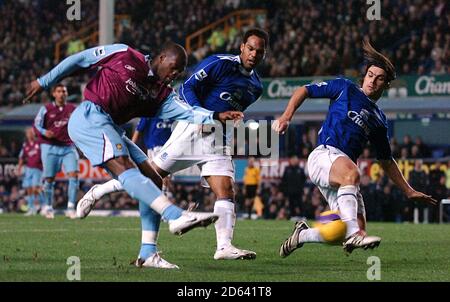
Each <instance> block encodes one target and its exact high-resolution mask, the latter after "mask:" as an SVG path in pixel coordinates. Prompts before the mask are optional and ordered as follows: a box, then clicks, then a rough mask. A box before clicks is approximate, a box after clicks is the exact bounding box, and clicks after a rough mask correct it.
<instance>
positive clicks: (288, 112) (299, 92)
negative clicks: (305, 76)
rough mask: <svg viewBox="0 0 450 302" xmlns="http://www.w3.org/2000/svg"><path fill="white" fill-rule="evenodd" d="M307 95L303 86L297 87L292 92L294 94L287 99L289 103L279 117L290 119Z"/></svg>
mask: <svg viewBox="0 0 450 302" xmlns="http://www.w3.org/2000/svg"><path fill="white" fill-rule="evenodd" d="M307 97H308V90H307V89H306V87H305V86H302V87H300V88H297V89H296V90H295V92H294V94H293V95H292V96H291V98H290V99H289V103H288V105H287V107H286V109H285V110H284V113H283V115H282V116H281V118H283V119H285V120H287V121H290V120H291V119H292V117H293V116H294V114H295V111H297V109H298V108H299V107H300V106H301V105H302V104H303V102H304V101H305V100H306V98H307Z"/></svg>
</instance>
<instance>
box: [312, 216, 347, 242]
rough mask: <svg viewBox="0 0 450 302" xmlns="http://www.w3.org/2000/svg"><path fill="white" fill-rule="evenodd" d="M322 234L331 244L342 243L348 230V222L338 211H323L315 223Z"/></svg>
mask: <svg viewBox="0 0 450 302" xmlns="http://www.w3.org/2000/svg"><path fill="white" fill-rule="evenodd" d="M314 227H316V228H318V229H319V232H320V235H321V236H322V238H323V239H324V240H325V242H326V243H329V244H340V243H341V242H342V241H343V240H344V238H345V233H346V232H347V224H346V223H345V222H343V221H342V220H341V216H340V215H339V212H338V211H326V212H322V213H321V214H320V215H319V216H318V217H317V221H316V223H315V224H314Z"/></svg>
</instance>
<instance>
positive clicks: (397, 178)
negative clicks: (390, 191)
mask: <svg viewBox="0 0 450 302" xmlns="http://www.w3.org/2000/svg"><path fill="white" fill-rule="evenodd" d="M380 164H381V167H382V168H383V170H384V171H385V172H386V174H387V176H388V177H389V178H390V179H391V180H392V181H393V182H394V184H396V185H397V186H398V187H399V188H400V189H401V190H402V191H403V192H404V193H405V195H406V197H408V199H409V200H411V201H419V202H424V203H428V204H431V205H436V203H437V201H436V200H435V199H433V198H432V197H431V196H429V195H426V194H424V193H422V192H418V191H416V190H414V189H413V188H412V187H411V186H410V185H409V183H408V182H407V181H406V179H405V177H404V176H403V174H402V173H401V171H400V169H399V168H398V165H397V162H396V161H395V160H394V159H391V160H381V161H380Z"/></svg>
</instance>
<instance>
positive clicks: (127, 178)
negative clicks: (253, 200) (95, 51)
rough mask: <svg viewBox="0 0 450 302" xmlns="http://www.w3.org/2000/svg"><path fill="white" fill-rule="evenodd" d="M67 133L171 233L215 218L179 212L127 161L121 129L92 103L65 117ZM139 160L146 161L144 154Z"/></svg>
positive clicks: (204, 223) (183, 230)
mask: <svg viewBox="0 0 450 302" xmlns="http://www.w3.org/2000/svg"><path fill="white" fill-rule="evenodd" d="M69 134H70V137H71V138H72V139H73V141H74V142H75V144H76V145H77V147H78V148H79V149H80V150H82V151H83V153H84V154H85V155H86V157H87V158H88V159H89V160H90V161H91V163H92V164H93V165H94V166H95V165H103V166H105V167H106V168H107V169H108V170H109V171H110V172H111V173H112V174H113V175H115V176H117V178H118V180H119V181H120V183H121V184H122V187H123V188H124V189H125V191H127V193H128V194H129V195H130V196H131V197H132V198H136V199H137V200H139V201H141V202H144V203H146V204H147V205H149V206H150V207H151V208H152V209H153V210H155V211H156V212H157V213H159V214H161V215H162V217H163V218H165V219H166V220H167V221H169V230H170V232H172V233H173V234H183V233H185V232H187V231H189V230H190V229H192V228H194V227H198V226H207V225H209V224H210V223H213V222H215V221H216V220H217V218H218V217H217V216H216V215H214V214H212V213H193V212H186V211H183V210H182V209H181V208H179V207H177V206H175V205H173V204H172V203H171V202H170V201H169V200H168V199H167V197H165V196H164V195H162V192H161V190H160V189H159V188H158V186H157V185H155V184H154V183H153V182H152V181H151V180H150V179H149V178H147V177H145V176H144V175H143V174H142V173H141V172H140V171H139V169H137V168H136V166H135V164H134V163H133V162H132V161H131V160H130V157H129V155H130V153H129V151H128V148H127V145H129V142H128V141H129V140H128V139H126V137H124V135H123V131H122V130H121V129H120V128H119V127H118V126H116V125H114V123H113V122H112V120H110V117H109V116H107V115H105V114H103V113H102V112H101V110H100V108H99V107H98V106H96V105H95V104H93V103H91V102H84V103H82V104H81V105H80V106H79V107H78V108H77V109H76V110H75V111H74V113H73V114H72V117H71V118H70V120H69ZM99 145H100V146H104V151H103V152H98V146H99ZM133 145H134V144H133ZM136 148H137V147H136ZM143 160H146V156H145V155H144V158H143ZM140 162H142V160H141V161H140Z"/></svg>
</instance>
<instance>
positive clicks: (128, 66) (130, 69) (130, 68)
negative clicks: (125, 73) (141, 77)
mask: <svg viewBox="0 0 450 302" xmlns="http://www.w3.org/2000/svg"><path fill="white" fill-rule="evenodd" d="M125 68H126V69H128V70H129V71H136V68H134V67H133V66H130V65H128V64H126V65H125Z"/></svg>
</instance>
